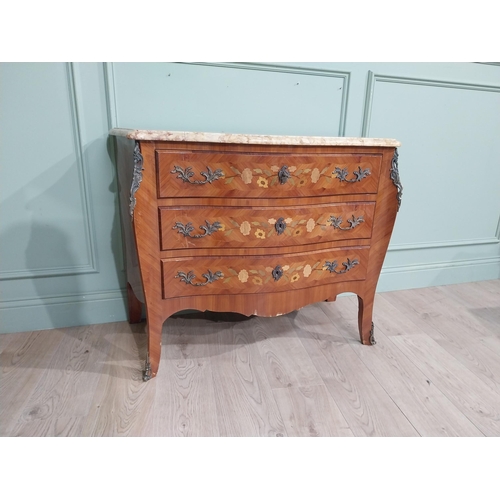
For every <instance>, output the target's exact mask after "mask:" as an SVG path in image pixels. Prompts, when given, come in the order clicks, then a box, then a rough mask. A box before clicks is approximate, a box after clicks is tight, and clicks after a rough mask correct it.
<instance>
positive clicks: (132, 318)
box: [127, 283, 142, 324]
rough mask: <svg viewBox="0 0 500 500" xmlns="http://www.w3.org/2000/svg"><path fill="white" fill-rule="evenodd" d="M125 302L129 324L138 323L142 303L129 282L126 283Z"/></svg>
mask: <svg viewBox="0 0 500 500" xmlns="http://www.w3.org/2000/svg"><path fill="white" fill-rule="evenodd" d="M127 302H128V322H129V323H130V324H133V323H140V322H141V319H142V304H141V302H140V301H139V299H138V298H137V297H136V296H135V293H134V291H133V290H132V287H131V286H130V283H127Z"/></svg>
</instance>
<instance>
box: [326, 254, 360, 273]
mask: <svg viewBox="0 0 500 500" xmlns="http://www.w3.org/2000/svg"><path fill="white" fill-rule="evenodd" d="M358 264H359V260H356V259H353V260H351V259H349V258H348V259H347V262H342V265H343V266H344V269H341V270H340V271H337V266H338V262H337V261H336V260H334V261H333V262H329V261H328V260H327V261H326V262H325V265H324V267H325V268H326V269H325V270H326V271H330V272H331V273H335V274H345V273H346V272H347V271H350V270H351V269H352V268H353V267H354V266H357V265H358Z"/></svg>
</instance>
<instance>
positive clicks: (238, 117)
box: [110, 63, 349, 135]
mask: <svg viewBox="0 0 500 500" xmlns="http://www.w3.org/2000/svg"><path fill="white" fill-rule="evenodd" d="M111 72H112V74H113V85H112V86H111V91H112V92H113V93H114V95H113V96H112V100H113V102H114V106H115V110H116V123H117V126H119V127H123V128H146V129H148V128H149V129H155V128H156V129H169V130H199V131H206V132H234V133H238V132H240V133H249V134H252V133H253V134H303V135H343V130H344V120H345V107H346V99H347V92H348V83H349V82H348V74H347V73H339V72H335V71H320V70H311V69H300V67H299V68H293V69H292V68H274V67H269V66H264V65H250V66H241V67H239V66H237V65H236V66H234V65H233V66H229V67H225V66H215V65H195V64H189V65H188V64H172V63H153V64H150V63H136V64H130V63H119V64H117V63H115V64H113V65H112V67H111V71H110V73H111Z"/></svg>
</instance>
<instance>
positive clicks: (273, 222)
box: [267, 219, 276, 225]
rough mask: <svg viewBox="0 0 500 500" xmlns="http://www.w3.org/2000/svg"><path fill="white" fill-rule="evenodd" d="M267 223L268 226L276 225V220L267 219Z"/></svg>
mask: <svg viewBox="0 0 500 500" xmlns="http://www.w3.org/2000/svg"><path fill="white" fill-rule="evenodd" d="M267 222H269V224H273V225H274V224H276V219H269V220H268V221H267Z"/></svg>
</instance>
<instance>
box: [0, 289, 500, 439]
mask: <svg viewBox="0 0 500 500" xmlns="http://www.w3.org/2000/svg"><path fill="white" fill-rule="evenodd" d="M410 292H411V293H410ZM413 292H414V291H405V293H402V292H388V293H383V294H379V295H377V297H376V299H375V309H374V320H375V336H376V338H377V345H375V346H373V347H370V346H363V345H361V344H360V343H359V336H358V330H357V298H356V297H355V296H346V297H339V298H338V300H337V302H334V303H318V304H316V305H311V306H308V307H305V308H303V309H302V310H300V311H297V312H294V313H291V314H288V315H286V316H283V317H280V318H250V319H248V320H245V321H237V322H236V321H233V319H234V318H233V317H231V316H230V315H225V316H224V315H210V314H209V315H203V314H201V313H200V315H197V316H196V315H195V316H193V319H170V320H167V322H166V323H165V325H164V330H163V342H164V344H165V345H164V348H163V350H162V368H161V370H160V371H159V374H158V377H157V379H156V380H150V381H149V382H147V383H144V382H143V381H142V378H141V371H142V369H143V359H144V356H145V352H146V339H147V336H146V334H145V333H144V328H145V324H144V323H140V324H137V325H132V326H130V325H128V324H127V323H123V322H122V323H114V324H113V323H111V324H107V325H94V326H92V327H85V328H67V329H56V330H45V331H38V332H23V333H19V334H8V335H3V336H0V365H1V377H0V401H1V404H0V433H1V435H2V436H16V435H19V436H155V435H158V436H195V435H203V436H220V435H222V436H227V435H234V436H276V435H285V436H286V435H290V436H313V435H318V436H330V435H334V436H343V435H347V436H348V435H356V436H362V435H373V436H385V435H387V436H389V435H390V436H406V435H416V434H417V432H418V433H419V434H421V435H423V436H477V435H481V434H484V435H487V436H500V424H499V421H500V418H499V417H500V416H499V410H498V409H499V408H500V395H499V392H498V380H499V373H498V366H500V363H498V360H499V359H500V332H499V331H498V324H497V323H495V322H494V320H495V319H496V314H497V312H496V311H497V308H498V305H499V304H498V298H499V297H500V280H494V281H488V282H478V283H467V284H462V285H451V286H449V287H444V286H443V287H433V288H432V289H431V288H429V289H425V290H419V291H418V292H417V293H416V294H414V293H413ZM468 298H470V302H468ZM441 309H446V311H443V310H441ZM478 311H479V312H478ZM217 318H219V319H221V318H222V319H223V321H217V322H216V321H211V320H210V319H217ZM470 325H472V326H473V330H472V333H471V335H468V331H469V326H470ZM481 332H483V334H481ZM297 339H298V340H297ZM298 341H299V342H300V344H298V343H297V342H298ZM86 350H89V352H88V353H86V352H85V351H86ZM299 359H300V360H299ZM200 365H201V366H200ZM311 367H313V368H314V369H312V368H311ZM314 371H316V373H317V374H318V375H317V376H315V375H314ZM318 376H319V378H317V377H318ZM309 381H313V382H315V381H317V382H318V383H309ZM288 384H291V385H290V386H288ZM272 387H274V388H272ZM37 409H38V410H37ZM30 413H32V414H31V415H30ZM408 422H410V423H411V425H409V424H408ZM408 426H409V427H408Z"/></svg>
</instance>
